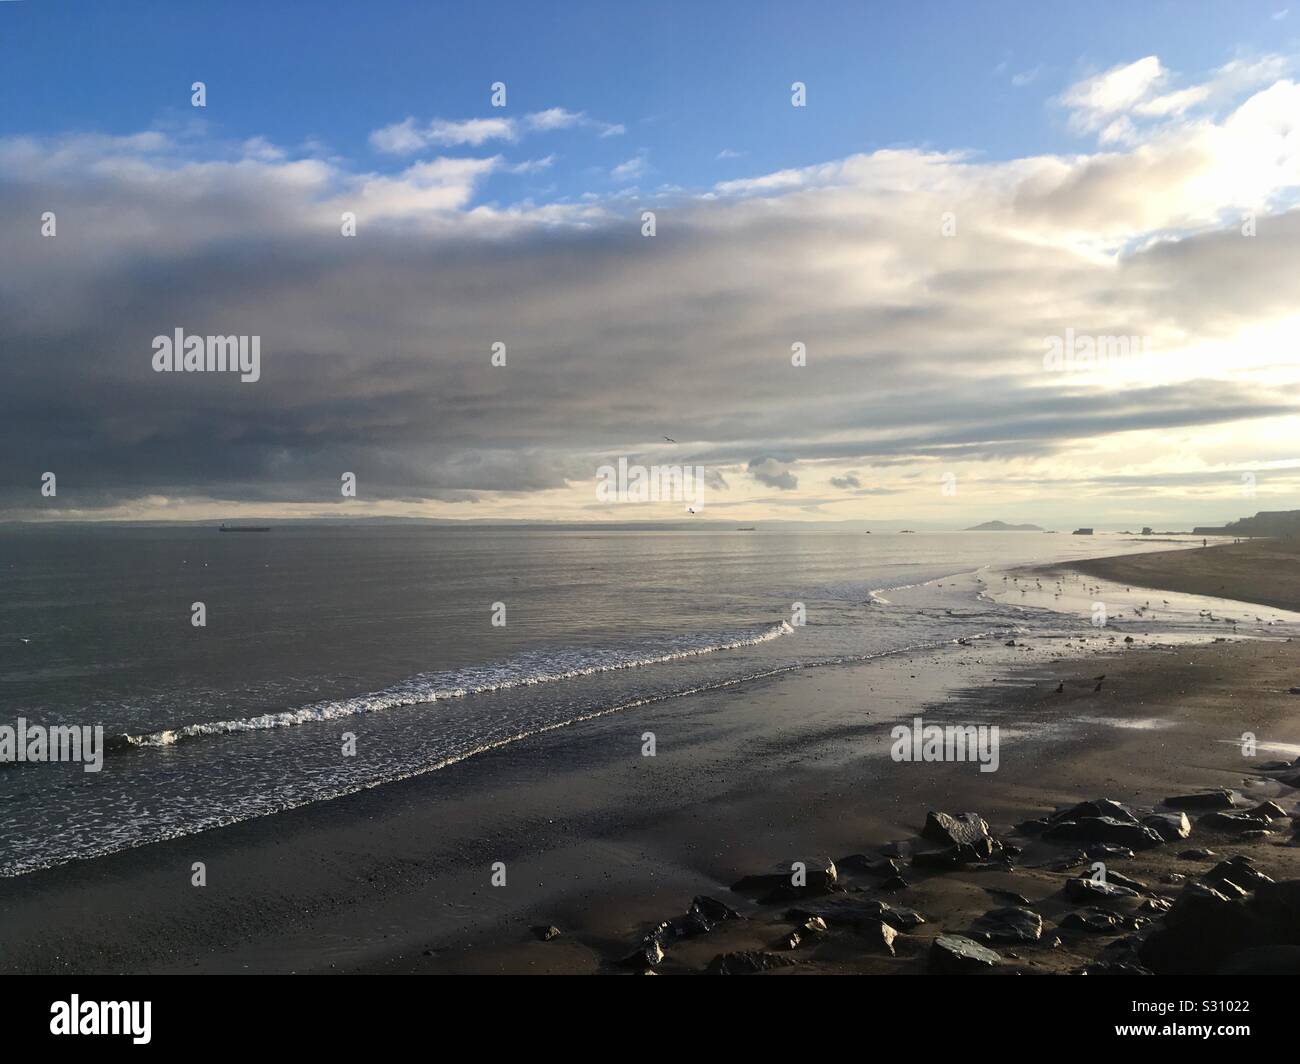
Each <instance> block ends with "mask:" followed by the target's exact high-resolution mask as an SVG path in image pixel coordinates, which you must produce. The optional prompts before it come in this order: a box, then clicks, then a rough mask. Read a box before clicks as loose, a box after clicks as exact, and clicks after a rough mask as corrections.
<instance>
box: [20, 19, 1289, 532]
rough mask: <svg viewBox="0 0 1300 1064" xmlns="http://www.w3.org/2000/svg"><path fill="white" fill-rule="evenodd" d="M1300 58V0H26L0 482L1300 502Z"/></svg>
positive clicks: (1099, 506) (325, 507) (169, 502)
mask: <svg viewBox="0 0 1300 1064" xmlns="http://www.w3.org/2000/svg"><path fill="white" fill-rule="evenodd" d="M1298 67H1300V7H1298V8H1297V9H1296V10H1295V11H1291V10H1290V9H1289V8H1288V7H1287V6H1286V3H1285V0H1277V2H1273V3H1263V4H1255V3H1237V4H1232V5H1225V4H1221V3H1206V4H1198V3H1149V4H1140V5H1134V4H1107V3H1099V4H1090V5H1078V4H1054V3H1041V2H1040V3H1034V4H1028V3H1026V4H1020V3H1010V2H1007V3H996V4H994V3H988V4H974V3H965V4H956V3H953V4H947V3H915V4H890V5H885V4H868V3H856V4H800V5H789V4H761V3H760V4H755V3H747V4H724V3H717V4H708V5H701V4H671V3H667V4H631V3H629V4H618V5H612V4H580V3H566V4H554V5H546V6H543V5H538V4H513V3H494V4H492V5H444V4H428V3H421V4H397V3H383V2H376V3H368V4H365V5H360V4H343V3H316V4H306V3H287V2H262V3H238V2H236V3H223V4H174V3H144V2H134V3H132V2H125V3H115V4H112V5H89V4H84V3H61V2H39V0H37V2H33V0H14V2H0V99H3V101H4V106H3V107H0V233H2V234H3V241H2V242H0V248H2V249H3V254H0V370H2V371H3V377H4V380H5V382H6V386H5V387H4V388H3V389H0V519H3V518H11V519H19V520H50V519H65V520H66V519H71V520H214V519H226V518H231V519H238V518H244V517H288V516H300V517H302V516H347V517H360V516H426V517H437V518H452V519H465V520H496V519H502V518H510V519H530V520H563V521H612V522H628V521H640V520H658V519H672V520H681V519H683V517H684V516H698V517H701V518H704V517H708V518H715V519H722V520H728V521H731V520H735V521H737V522H741V521H743V522H745V523H757V522H761V521H764V520H776V519H780V520H807V521H838V520H858V521H866V522H872V521H882V522H885V521H905V522H909V523H911V524H915V525H917V526H918V527H961V526H963V525H964V524H970V523H975V522H976V521H982V520H987V519H993V518H1001V519H1005V520H1009V521H1033V522H1036V523H1039V524H1043V525H1044V526H1046V527H1065V526H1067V525H1069V526H1072V525H1076V524H1089V525H1094V526H1097V527H1116V528H1127V527H1141V526H1143V525H1153V526H1161V527H1175V528H1177V527H1188V526H1190V525H1191V524H1194V523H1210V522H1217V521H1221V520H1225V519H1229V518H1233V517H1237V516H1241V515H1242V514H1248V513H1254V512H1255V511H1257V510H1271V509H1289V508H1296V507H1298V506H1300V501H1297V500H1298V499H1300V495H1298V493H1297V487H1300V455H1298V454H1297V453H1296V447H1295V444H1294V442H1293V441H1295V440H1296V439H1297V438H1300V433H1298V432H1297V429H1300V391H1298V389H1297V385H1298V384H1300V368H1298V365H1297V363H1298V355H1300V351H1298V350H1297V348H1298V346H1300V299H1297V296H1300V270H1298V269H1297V267H1298V266H1300V86H1298V85H1297V83H1296V78H1297V74H1298V69H1297V68H1298ZM199 83H201V92H200V89H199V88H198V87H197V86H198V85H199ZM196 92H198V93H200V94H199V95H196ZM196 104H201V106H198V105H196ZM647 212H649V214H651V215H653V232H652V233H651V232H649V231H648V229H647V224H648V223H647V218H648V217H649V215H648V214H647ZM349 219H350V221H349ZM176 329H182V330H183V333H184V335H197V336H201V337H202V336H235V335H238V336H248V337H257V338H258V342H259V345H260V346H259V350H260V364H259V372H258V375H257V379H256V380H255V381H254V380H247V381H245V380H241V379H240V376H239V375H238V374H232V373H221V372H195V373H181V372H158V371H157V370H156V368H155V354H156V350H157V348H156V345H155V338H156V337H159V336H166V337H171V336H173V335H174V332H175V330H176ZM494 345H504V352H505V356H504V364H503V365H502V364H496V362H499V361H500V360H501V359H500V354H499V352H500V351H501V350H502V348H494ZM494 350H496V351H497V352H498V357H497V359H496V360H494V357H493V352H494ZM1098 352H1100V354H1098ZM620 459H623V460H625V461H626V462H627V463H628V464H629V465H630V466H632V467H636V466H644V467H669V466H672V467H677V466H681V467H689V468H690V469H692V470H695V469H698V470H700V471H701V472H702V474H703V478H704V480H703V483H704V485H705V487H704V490H703V491H702V492H701V493H700V494H698V495H697V496H696V495H693V496H691V497H690V498H685V499H684V498H682V497H673V498H667V499H661V500H651V501H643V500H641V499H639V498H637V497H635V496H634V497H627V496H618V497H616V498H613V499H611V498H610V497H609V496H608V494H602V493H601V491H600V490H599V487H600V479H601V473H600V470H601V469H602V468H605V467H608V466H609V465H611V464H617V463H618V461H619V460H620ZM47 473H53V474H55V478H54V485H55V486H54V489H53V491H52V492H51V490H50V489H49V487H48V486H46V487H45V490H44V491H43V490H42V489H43V485H47V484H48V480H49V478H47V477H46V476H45V475H46V474H47ZM346 473H351V474H353V475H354V479H355V486H356V491H355V495H351V494H346V495H345V494H343V491H342V490H341V488H340V484H341V483H342V482H343V481H345V480H346V478H345V477H344V474H346ZM687 506H689V508H690V509H692V510H695V511H696V512H695V514H694V515H687V514H686V510H687Z"/></svg>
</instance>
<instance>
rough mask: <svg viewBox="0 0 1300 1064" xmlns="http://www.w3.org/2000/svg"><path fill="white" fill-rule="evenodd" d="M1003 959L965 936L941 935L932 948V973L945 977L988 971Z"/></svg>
mask: <svg viewBox="0 0 1300 1064" xmlns="http://www.w3.org/2000/svg"><path fill="white" fill-rule="evenodd" d="M1001 963H1002V958H1001V957H1000V956H999V955H998V954H997V953H995V952H994V951H993V950H991V949H989V948H988V947H987V946H981V945H980V944H979V943H978V942H976V941H975V940H974V939H970V938H967V937H966V936H965V935H940V936H939V937H938V938H936V939H935V940H934V944H933V945H931V947H930V971H932V972H939V973H941V974H945V975H960V974H965V973H967V972H980V971H988V970H989V969H991V968H993V967H994V965H997V964H1001Z"/></svg>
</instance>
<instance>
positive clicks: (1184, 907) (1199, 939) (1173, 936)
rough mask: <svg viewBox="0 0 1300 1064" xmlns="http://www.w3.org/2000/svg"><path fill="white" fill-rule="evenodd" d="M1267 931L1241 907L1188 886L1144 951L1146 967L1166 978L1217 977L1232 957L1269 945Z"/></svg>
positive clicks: (1219, 895)
mask: <svg viewBox="0 0 1300 1064" xmlns="http://www.w3.org/2000/svg"><path fill="white" fill-rule="evenodd" d="M1265 934H1266V930H1265V929H1264V928H1263V927H1262V926H1261V923H1260V921H1259V919H1258V918H1257V917H1256V916H1255V915H1254V914H1253V913H1252V912H1251V911H1250V910H1249V909H1248V908H1247V906H1246V904H1245V903H1244V902H1241V901H1235V902H1234V901H1229V900H1228V899H1227V897H1225V896H1224V895H1223V894H1222V893H1220V892H1219V891H1217V890H1214V889H1213V888H1212V887H1207V886H1204V885H1202V884H1198V883H1189V884H1188V885H1187V886H1186V887H1185V888H1184V889H1183V892H1182V894H1180V895H1179V896H1178V899H1177V900H1176V901H1175V902H1174V905H1173V908H1171V909H1170V910H1169V914H1168V915H1167V916H1166V917H1165V919H1164V921H1163V922H1162V923H1161V925H1160V926H1158V927H1157V928H1156V929H1155V930H1154V931H1152V932H1151V934H1150V935H1148V936H1147V938H1146V940H1145V941H1144V942H1143V943H1142V946H1141V948H1140V949H1139V956H1140V957H1141V958H1142V963H1143V964H1145V965H1146V966H1147V967H1148V968H1150V969H1152V970H1153V971H1155V972H1157V973H1159V974H1161V975H1165V974H1169V975H1202V974H1209V973H1212V972H1214V971H1215V970H1216V969H1217V968H1218V967H1219V965H1220V964H1222V963H1223V962H1224V961H1225V960H1227V958H1228V957H1230V956H1231V955H1233V954H1235V953H1238V952H1240V951H1241V950H1243V949H1249V948H1250V947H1252V946H1257V945H1263V944H1265V939H1264V935H1265Z"/></svg>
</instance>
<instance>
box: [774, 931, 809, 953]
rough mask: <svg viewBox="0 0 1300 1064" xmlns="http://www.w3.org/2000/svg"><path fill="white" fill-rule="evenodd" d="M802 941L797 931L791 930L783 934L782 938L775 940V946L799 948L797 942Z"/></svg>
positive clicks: (779, 947)
mask: <svg viewBox="0 0 1300 1064" xmlns="http://www.w3.org/2000/svg"><path fill="white" fill-rule="evenodd" d="M802 941H803V939H802V938H801V937H800V935H799V932H798V931H791V932H790V933H789V934H788V935H786V936H785V938H783V939H781V940H780V941H778V942H777V948H778V949H798V948H799V943H800V942H802Z"/></svg>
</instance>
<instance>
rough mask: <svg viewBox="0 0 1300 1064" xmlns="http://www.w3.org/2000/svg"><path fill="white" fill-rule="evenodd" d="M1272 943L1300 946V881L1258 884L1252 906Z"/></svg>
mask: <svg viewBox="0 0 1300 1064" xmlns="http://www.w3.org/2000/svg"><path fill="white" fill-rule="evenodd" d="M1252 908H1253V909H1254V911H1255V913H1256V914H1257V915H1258V916H1259V918H1260V919H1261V920H1263V921H1264V922H1265V923H1266V924H1267V925H1268V928H1269V933H1270V938H1271V941H1272V942H1280V943H1290V944H1300V879H1283V880H1279V881H1278V882H1276V883H1257V884H1256V885H1255V899H1254V904H1253V906H1252Z"/></svg>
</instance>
